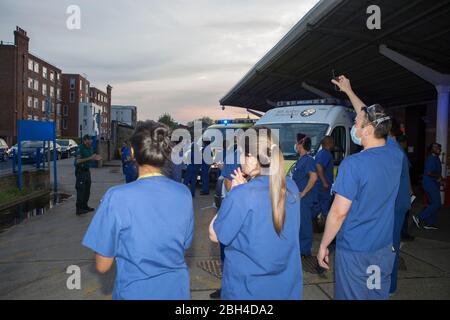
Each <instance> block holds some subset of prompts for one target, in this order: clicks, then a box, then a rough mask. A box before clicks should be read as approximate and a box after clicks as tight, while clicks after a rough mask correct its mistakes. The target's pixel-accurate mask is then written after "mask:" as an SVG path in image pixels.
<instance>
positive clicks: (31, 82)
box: [28, 78, 34, 89]
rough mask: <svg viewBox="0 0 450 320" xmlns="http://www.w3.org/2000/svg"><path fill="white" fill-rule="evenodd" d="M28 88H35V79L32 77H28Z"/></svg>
mask: <svg viewBox="0 0 450 320" xmlns="http://www.w3.org/2000/svg"><path fill="white" fill-rule="evenodd" d="M28 88H29V89H33V88H34V86H33V79H31V78H28Z"/></svg>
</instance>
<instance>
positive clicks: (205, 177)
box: [201, 163, 209, 193]
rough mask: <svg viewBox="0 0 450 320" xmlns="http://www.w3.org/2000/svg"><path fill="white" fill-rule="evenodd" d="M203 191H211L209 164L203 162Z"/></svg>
mask: <svg viewBox="0 0 450 320" xmlns="http://www.w3.org/2000/svg"><path fill="white" fill-rule="evenodd" d="M201 173H202V193H209V165H207V164H206V163H202V169H201Z"/></svg>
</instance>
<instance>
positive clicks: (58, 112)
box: [56, 103, 61, 116]
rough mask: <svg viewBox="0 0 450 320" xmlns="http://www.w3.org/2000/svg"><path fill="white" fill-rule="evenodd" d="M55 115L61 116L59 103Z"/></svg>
mask: <svg viewBox="0 0 450 320" xmlns="http://www.w3.org/2000/svg"><path fill="white" fill-rule="evenodd" d="M56 114H57V115H58V116H59V115H60V114H61V104H60V103H58V104H57V105H56Z"/></svg>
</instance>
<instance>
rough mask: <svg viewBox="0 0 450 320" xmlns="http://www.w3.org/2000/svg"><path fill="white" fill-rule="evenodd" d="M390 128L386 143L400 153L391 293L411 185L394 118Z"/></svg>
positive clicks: (395, 275) (405, 157) (410, 194)
mask: <svg viewBox="0 0 450 320" xmlns="http://www.w3.org/2000/svg"><path fill="white" fill-rule="evenodd" d="M391 123H392V126H391V130H390V134H389V136H388V138H387V141H386V145H387V146H390V147H392V148H397V150H400V152H401V153H402V155H403V157H402V169H401V174H400V186H399V189H398V194H397V198H396V199H395V219H394V249H395V260H394V266H393V268H392V275H391V288H390V290H389V293H390V294H391V295H393V294H394V293H395V292H396V291H397V275H398V263H399V259H400V243H401V238H402V229H403V224H404V222H405V218H406V215H407V213H408V211H409V209H411V196H412V194H413V193H412V187H411V181H410V178H409V161H408V158H407V156H406V154H405V152H404V151H403V148H402V147H401V146H400V144H398V142H397V137H398V136H400V135H401V131H400V125H399V124H398V122H397V121H396V120H395V119H391Z"/></svg>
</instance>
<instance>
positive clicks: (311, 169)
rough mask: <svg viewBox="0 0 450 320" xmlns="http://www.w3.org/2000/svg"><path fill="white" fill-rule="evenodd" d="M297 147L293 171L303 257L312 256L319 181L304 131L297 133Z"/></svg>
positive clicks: (309, 139)
mask: <svg viewBox="0 0 450 320" xmlns="http://www.w3.org/2000/svg"><path fill="white" fill-rule="evenodd" d="M295 149H296V151H297V152H298V154H299V155H300V157H299V158H298V160H297V163H296V164H295V167H294V169H293V171H292V179H293V180H294V181H295V183H296V184H297V187H298V190H300V194H299V195H300V198H301V200H300V219H301V221H302V222H301V228H300V234H299V236H300V252H301V255H302V256H303V257H309V256H311V248H312V237H313V226H312V219H313V208H314V203H315V202H316V201H317V193H316V191H315V189H314V185H315V183H316V181H317V172H316V164H315V161H314V158H313V157H311V156H310V155H309V151H310V150H311V138H309V137H307V136H306V135H304V134H303V133H299V134H297V144H296V145H295Z"/></svg>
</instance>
